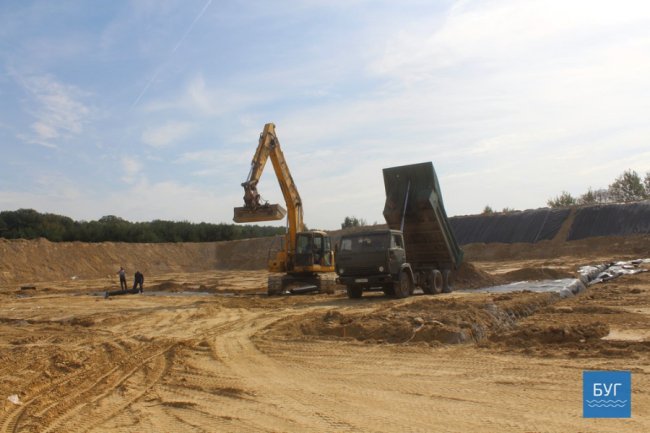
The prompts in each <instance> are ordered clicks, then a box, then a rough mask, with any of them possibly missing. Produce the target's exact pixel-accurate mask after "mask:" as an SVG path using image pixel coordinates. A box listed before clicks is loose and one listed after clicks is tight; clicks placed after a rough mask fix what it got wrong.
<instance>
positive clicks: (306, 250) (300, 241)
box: [293, 231, 333, 272]
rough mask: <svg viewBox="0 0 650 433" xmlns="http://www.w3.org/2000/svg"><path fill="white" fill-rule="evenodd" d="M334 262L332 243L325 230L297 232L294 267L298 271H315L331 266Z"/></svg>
mask: <svg viewBox="0 0 650 433" xmlns="http://www.w3.org/2000/svg"><path fill="white" fill-rule="evenodd" d="M332 263H333V253H332V243H331V241H330V238H329V236H328V235H327V233H325V232H319V231H313V232H300V233H297V234H296V252H295V254H294V257H293V265H294V269H295V270H296V271H298V272H300V271H302V270H304V271H314V270H316V269H318V270H320V269H321V268H327V267H331V266H332Z"/></svg>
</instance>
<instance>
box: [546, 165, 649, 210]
mask: <svg viewBox="0 0 650 433" xmlns="http://www.w3.org/2000/svg"><path fill="white" fill-rule="evenodd" d="M648 199H650V171H649V172H647V173H646V175H645V178H644V179H641V176H640V175H639V173H637V172H636V171H634V170H626V171H624V172H623V173H622V174H621V175H620V176H618V177H617V178H616V179H615V180H614V182H612V183H611V184H610V185H609V186H608V187H607V188H600V189H596V190H594V189H592V188H591V187H589V189H588V190H587V192H585V193H584V194H582V195H580V196H578V197H574V196H572V195H571V194H570V193H568V192H567V191H562V194H560V195H558V196H557V197H554V198H551V199H549V200H548V201H547V202H546V203H547V204H548V206H549V207H553V208H556V207H568V206H582V205H585V206H586V205H593V204H602V203H629V202H633V201H641V200H648Z"/></svg>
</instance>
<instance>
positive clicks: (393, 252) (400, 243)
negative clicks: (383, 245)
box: [388, 233, 406, 275]
mask: <svg viewBox="0 0 650 433" xmlns="http://www.w3.org/2000/svg"><path fill="white" fill-rule="evenodd" d="M404 262H406V252H405V251H404V239H403V238H402V236H401V235H399V234H397V233H391V236H390V249H389V250H388V266H389V267H390V273H391V274H393V275H396V274H398V273H399V270H400V268H401V266H402V263H404Z"/></svg>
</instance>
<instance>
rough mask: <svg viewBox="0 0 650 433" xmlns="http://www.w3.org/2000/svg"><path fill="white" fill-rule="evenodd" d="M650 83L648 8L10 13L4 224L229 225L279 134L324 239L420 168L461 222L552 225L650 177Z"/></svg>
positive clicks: (263, 186)
mask: <svg viewBox="0 0 650 433" xmlns="http://www.w3.org/2000/svg"><path fill="white" fill-rule="evenodd" d="M649 77H650V4H649V3H647V2H645V1H619V2H611V1H581V0H575V1H566V0H563V1H556V0H548V1H544V2H524V1H519V0H494V1H490V0H487V1H486V0H483V1H419V0H412V1H409V0H405V1H400V2H396V1H364V0H347V1H339V0H329V1H324V0H313V1H307V0H295V1H288V0H287V1H283V0H279V1H274V2H266V1H254V0H252V1H251V0H249V1H220V0H212V1H210V0H195V1H192V0H184V1H175V0H168V1H154V0H140V1H135V0H134V1H102V2H95V1H93V2H89V1H79V0H77V1H75V0H68V1H63V0H61V1H56V2H53V1H26V0H25V1H13V0H3V1H2V2H0V150H1V151H2V158H1V159H0V210H15V209H18V208H33V209H36V210H38V211H40V212H53V213H58V214H63V215H67V216H70V217H72V218H74V219H83V220H92V219H98V218H100V217H102V216H104V215H118V216H120V217H123V218H126V219H129V220H132V221H150V220H153V219H170V220H189V221H193V222H200V221H206V222H215V223H218V222H230V221H231V218H232V208H233V207H234V206H240V205H241V204H242V202H243V200H242V188H241V186H240V183H241V182H242V181H243V180H245V178H246V175H247V174H248V170H249V166H250V160H251V158H252V156H253V153H254V151H255V148H256V146H257V138H258V135H259V133H260V132H261V130H262V128H263V126H264V124H265V123H267V122H274V123H275V124H276V127H277V133H278V137H279V139H280V141H281V143H282V148H283V151H284V154H285V157H286V159H287V162H288V164H289V167H290V169H291V171H292V173H293V177H294V179H295V181H296V183H297V186H298V189H299V191H300V193H301V196H302V198H303V202H304V208H305V221H306V223H307V225H308V226H309V227H310V228H323V229H335V228H337V227H339V225H340V223H341V222H342V221H343V219H344V218H345V217H346V216H357V217H359V218H363V219H365V220H366V221H368V222H369V223H373V222H382V221H383V218H382V215H381V212H382V209H383V202H384V199H383V194H384V190H383V182H382V177H381V169H382V168H384V167H389V166H395V165H402V164H409V163H417V162H424V161H432V162H433V164H434V166H435V168H436V171H437V173H438V177H439V180H440V184H441V188H442V193H443V198H444V200H445V205H446V209H447V213H448V214H449V215H462V214H472V213H479V212H480V211H482V209H483V208H484V207H485V206H486V205H490V206H491V207H493V208H494V209H501V208H503V207H510V208H516V209H528V208H537V207H542V206H545V203H546V200H547V199H549V198H551V197H554V196H556V195H559V194H560V193H561V192H562V191H563V190H566V191H569V192H570V193H572V194H574V195H580V194H582V193H584V192H585V191H586V190H587V189H588V188H589V187H592V188H601V187H607V185H608V184H609V183H611V182H612V181H613V180H614V179H615V177H616V176H618V175H619V174H621V173H622V172H623V171H624V170H627V169H633V170H636V171H637V172H639V173H640V174H641V175H644V174H645V173H646V172H648V171H650V122H648V115H649V114H650V79H649ZM259 190H260V192H261V193H262V196H263V197H264V198H265V199H267V200H269V201H270V202H282V198H281V193H280V190H279V187H278V185H277V182H276V180H275V178H274V175H273V171H272V169H271V166H270V165H269V166H267V170H266V172H265V174H264V175H263V177H262V180H261V182H260V185H259Z"/></svg>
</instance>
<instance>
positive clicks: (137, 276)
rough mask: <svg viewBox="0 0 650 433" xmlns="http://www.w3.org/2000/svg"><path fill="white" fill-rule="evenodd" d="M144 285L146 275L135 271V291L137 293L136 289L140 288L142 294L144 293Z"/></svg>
mask: <svg viewBox="0 0 650 433" xmlns="http://www.w3.org/2000/svg"><path fill="white" fill-rule="evenodd" d="M143 284H144V275H142V272H140V271H135V277H134V278H133V290H134V291H135V289H136V287H138V286H140V293H142V292H143V291H144V289H143V288H142V285H143Z"/></svg>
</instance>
